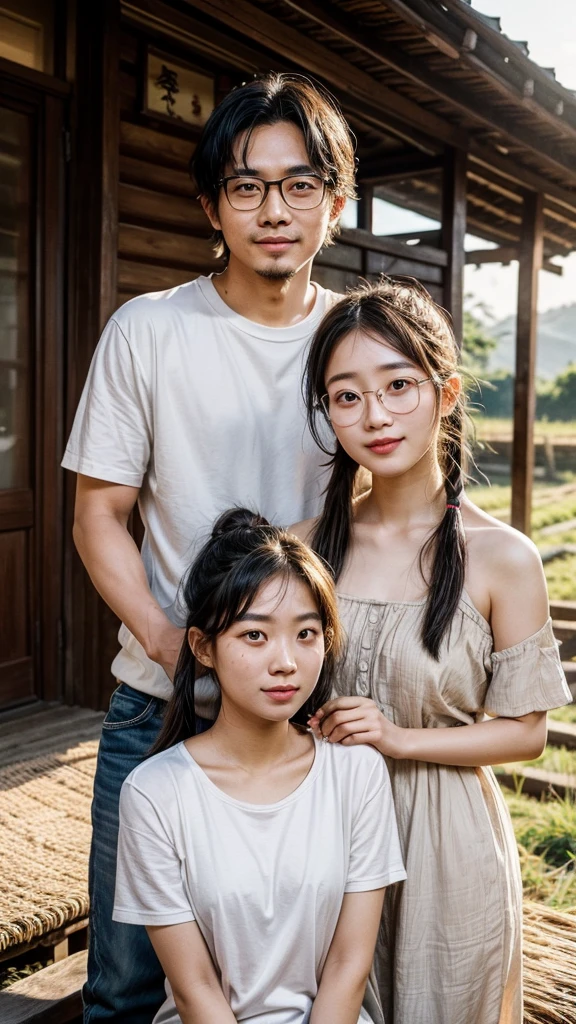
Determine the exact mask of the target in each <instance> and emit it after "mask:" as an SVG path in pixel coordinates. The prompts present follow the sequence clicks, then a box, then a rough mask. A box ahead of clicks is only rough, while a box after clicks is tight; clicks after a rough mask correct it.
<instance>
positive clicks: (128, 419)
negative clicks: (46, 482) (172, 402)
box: [62, 318, 152, 487]
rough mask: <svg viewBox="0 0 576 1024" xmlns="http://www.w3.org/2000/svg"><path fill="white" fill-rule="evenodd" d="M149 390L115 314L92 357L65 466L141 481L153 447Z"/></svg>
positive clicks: (130, 481)
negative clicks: (115, 318)
mask: <svg viewBox="0 0 576 1024" xmlns="http://www.w3.org/2000/svg"><path fill="white" fill-rule="evenodd" d="M143 330H150V327H149V326H143ZM149 391H150V388H149V385H147V383H146V381H145V379H144V373H143V370H142V367H141V364H140V362H139V360H138V355H137V353H136V352H135V351H134V349H133V347H132V346H131V345H130V343H129V341H128V338H127V337H126V335H125V334H124V332H123V330H122V328H121V327H120V325H119V323H117V321H116V320H114V318H112V319H111V320H109V321H108V324H107V325H106V327H105V328H104V331H103V333H102V337H101V338H100V341H99V342H98V346H97V348H96V351H95V353H94V356H93V358H92V364H91V366H90V371H89V373H88V378H87V380H86V384H85V386H84V391H83V392H82V397H81V399H80V404H79V406H78V409H77V412H76V416H75V419H74V424H73V427H72V432H71V434H70V438H69V440H68V445H67V447H66V452H65V454H64V458H63V460H62V465H63V467H64V469H71V470H74V472H76V473H83V474H84V475H85V476H91V477H96V478H98V479H100V480H109V481H110V482H111V483H117V484H127V485H128V486H131V487H140V486H141V484H142V479H143V476H144V473H145V472H146V469H147V466H148V461H149V459H150V451H151V436H152V430H151V409H150V395H149Z"/></svg>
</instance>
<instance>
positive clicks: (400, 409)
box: [320, 377, 439, 427]
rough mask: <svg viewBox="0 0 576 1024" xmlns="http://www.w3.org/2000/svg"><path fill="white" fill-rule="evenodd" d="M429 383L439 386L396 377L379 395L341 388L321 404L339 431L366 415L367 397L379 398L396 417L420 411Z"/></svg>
mask: <svg viewBox="0 0 576 1024" xmlns="http://www.w3.org/2000/svg"><path fill="white" fill-rule="evenodd" d="M429 381H432V383H433V384H436V385H437V384H438V383H439V382H438V381H437V380H436V378H435V377H424V378H423V380H416V378H415V377H395V378H394V380H391V381H389V382H388V384H386V385H385V386H384V387H383V388H378V390H377V391H355V390H354V388H350V387H346V388H339V389H337V390H334V391H333V392H332V394H326V395H322V398H321V399H320V403H321V405H322V408H323V410H324V412H325V414H326V416H327V418H328V419H329V420H330V423H332V424H333V425H334V426H336V427H352V426H354V424H355V423H358V421H359V420H360V419H362V417H363V415H364V412H365V410H366V404H367V402H366V397H365V396H366V395H376V398H377V400H378V402H379V403H380V405H381V406H383V408H384V409H387V410H388V412H390V413H392V415H393V416H405V415H406V414H407V413H409V412H414V410H415V409H417V408H418V406H419V404H420V388H421V387H422V385H423V384H427V383H428V382H429Z"/></svg>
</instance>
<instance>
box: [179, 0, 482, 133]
mask: <svg viewBox="0 0 576 1024" xmlns="http://www.w3.org/2000/svg"><path fill="white" fill-rule="evenodd" d="M185 2H186V4H187V6H188V7H191V8H193V9H194V10H199V11H202V12H203V13H204V14H207V15H208V16H209V17H211V18H215V19H216V20H218V21H220V22H222V23H223V24H225V25H228V27H229V28H232V29H234V31H236V32H239V33H240V34H241V35H243V36H247V37H248V38H249V39H251V40H252V42H256V43H259V44H260V45H262V46H265V47H266V48H267V49H268V50H270V51H271V52H272V53H274V54H280V55H281V56H282V57H284V58H288V59H289V60H291V61H293V62H294V63H295V64H296V65H297V66H298V67H301V68H306V70H307V71H309V72H311V73H312V74H314V75H318V76H319V77H320V78H323V79H324V80H325V81H326V82H329V83H330V85H331V86H333V87H335V89H336V91H337V92H338V94H339V95H340V96H341V97H344V96H347V97H348V98H350V97H354V98H356V99H360V100H361V101H362V112H363V113H364V114H367V113H369V116H370V117H371V119H372V120H373V121H374V123H377V124H380V125H381V126H382V127H383V128H385V129H386V130H388V131H390V132H392V133H393V134H395V135H398V137H399V138H403V139H405V140H406V141H408V142H410V143H412V144H413V143H414V141H415V139H414V132H413V130H412V129H416V130H417V132H419V133H420V135H421V137H422V138H424V137H425V138H426V139H428V140H429V146H430V152H432V153H434V152H436V151H437V148H438V141H440V142H444V143H446V144H448V145H455V146H463V147H464V148H465V147H466V145H467V132H465V131H464V130H463V129H462V128H459V127H457V126H456V125H453V124H451V123H450V122H448V121H446V120H445V119H444V118H442V117H439V116H438V115H437V114H434V113H433V112H432V111H429V110H424V108H423V107H421V106H419V104H417V103H414V102H413V101H412V100H410V99H408V98H407V97H404V96H401V95H400V94H399V93H397V92H396V91H395V90H393V89H389V88H388V87H387V86H385V85H383V84H381V83H379V82H377V81H376V80H375V79H374V78H372V76H371V75H369V74H367V73H366V72H365V71H362V70H361V69H360V68H358V67H356V66H355V65H354V64H351V63H350V62H349V61H347V60H345V59H344V58H343V57H341V56H340V55H339V54H337V53H335V52H334V51H332V50H329V49H328V48H327V47H326V46H323V45H322V44H320V43H317V42H316V41H315V40H313V39H310V38H309V37H308V36H306V35H304V34H302V33H301V32H298V31H297V30H296V29H294V28H292V26H291V25H287V24H286V23H285V22H282V21H280V20H279V19H278V18H276V17H274V16H273V15H270V14H267V13H266V12H265V11H263V10H262V8H261V7H255V6H254V5H253V4H251V3H249V2H248V0H185Z"/></svg>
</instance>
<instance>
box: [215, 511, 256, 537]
mask: <svg viewBox="0 0 576 1024" xmlns="http://www.w3.org/2000/svg"><path fill="white" fill-rule="evenodd" d="M258 526H270V523H269V522H268V520H267V519H265V518H264V516H261V515H259V514H258V513H257V512H251V511H250V509H248V508H239V507H236V508H229V509H228V511H227V512H223V513H222V515H221V516H218V519H217V520H216V522H215V523H214V526H213V528H212V537H213V538H214V539H215V538H216V537H223V536H224V534H226V533H232V532H233V531H234V530H253V529H255V527H258Z"/></svg>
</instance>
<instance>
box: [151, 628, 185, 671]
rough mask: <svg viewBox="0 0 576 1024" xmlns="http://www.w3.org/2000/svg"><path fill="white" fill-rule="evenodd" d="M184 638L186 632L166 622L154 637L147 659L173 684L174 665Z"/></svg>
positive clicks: (176, 662)
mask: <svg viewBox="0 0 576 1024" xmlns="http://www.w3.org/2000/svg"><path fill="white" fill-rule="evenodd" d="M185 638H186V630H185V629H180V627H179V626H173V625H172V623H171V622H169V621H168V619H167V620H166V626H164V627H163V628H161V629H160V630H159V631H158V634H157V636H156V637H155V641H154V646H153V647H152V648H151V650H150V653H149V655H148V656H149V657H150V658H151V659H152V661H155V662H156V663H157V664H158V665H160V666H161V668H163V669H164V671H165V673H166V675H167V676H168V678H169V679H170V680H171V681H172V682H173V681H174V673H175V672H176V665H177V664H178V658H179V657H180V651H181V648H182V644H183V643H184V640H185Z"/></svg>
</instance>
